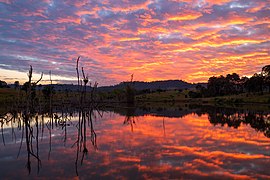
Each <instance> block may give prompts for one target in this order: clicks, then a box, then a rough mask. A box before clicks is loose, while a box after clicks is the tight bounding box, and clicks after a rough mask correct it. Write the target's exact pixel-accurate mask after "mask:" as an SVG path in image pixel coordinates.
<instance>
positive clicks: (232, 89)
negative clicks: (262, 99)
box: [189, 65, 270, 98]
mask: <svg viewBox="0 0 270 180" xmlns="http://www.w3.org/2000/svg"><path fill="white" fill-rule="evenodd" d="M196 89H197V91H196V92H195V91H190V92H189V96H190V97H192V98H200V97H215V96H225V95H235V94H240V93H245V92H246V93H257V92H258V93H261V94H263V93H264V92H265V91H267V90H268V92H270V65H266V66H264V67H263V68H262V70H261V72H260V73H255V74H254V75H253V76H252V77H250V78H249V77H241V78H240V76H239V75H238V74H237V73H232V74H227V75H226V76H223V75H220V76H218V77H216V76H213V77H210V78H209V79H208V82H207V87H203V86H201V85H198V86H196Z"/></svg>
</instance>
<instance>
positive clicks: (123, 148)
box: [0, 107, 270, 179]
mask: <svg viewBox="0 0 270 180" xmlns="http://www.w3.org/2000/svg"><path fill="white" fill-rule="evenodd" d="M14 116H15V117H14ZM90 116H91V117H92V118H91V121H89V119H90V118H89V117H90ZM23 118H24V115H23V114H22V113H19V114H9V113H8V114H5V115H2V116H1V125H2V126H1V127H2V128H1V140H0V147H1V148H0V174H1V179H29V178H38V177H39V178H49V179H56V178H59V179H67V178H68V179H72V178H75V179H76V178H80V179H89V178H91V179H149V178H158V179H179V178H184V179H199V178H200V179H201V178H205V179H209V178H215V179H238V178H245V179H246V178H259V179H269V178H270V171H269V167H270V139H269V138H270V113H269V111H252V110H248V109H237V108H216V107H187V108H184V109H183V108H180V107H174V108H162V107H159V108H152V109H149V108H148V109H147V108H120V107H119V108H108V109H103V110H102V111H100V112H97V111H94V112H93V113H91V114H87V113H86V114H85V116H83V114H79V113H77V112H72V113H62V112H57V113H54V116H53V119H54V120H53V121H51V119H50V117H49V116H48V115H46V114H45V115H33V117H30V119H31V121H29V122H30V123H29V124H28V126H26V125H25V123H23V120H22V119H23ZM79 119H80V120H79Z"/></svg>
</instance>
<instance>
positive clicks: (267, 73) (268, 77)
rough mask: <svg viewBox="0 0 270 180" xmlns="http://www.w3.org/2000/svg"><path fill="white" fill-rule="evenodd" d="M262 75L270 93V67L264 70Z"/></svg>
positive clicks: (265, 67)
mask: <svg viewBox="0 0 270 180" xmlns="http://www.w3.org/2000/svg"><path fill="white" fill-rule="evenodd" d="M262 75H263V76H264V85H266V86H268V91H269V92H270V65H267V66H264V67H263V68H262Z"/></svg>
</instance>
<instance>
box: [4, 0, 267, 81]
mask: <svg viewBox="0 0 270 180" xmlns="http://www.w3.org/2000/svg"><path fill="white" fill-rule="evenodd" d="M0 9H1V11H0V21H1V23H0V28H1V31H0V47H1V51H0V80H5V81H7V82H9V83H13V82H14V81H15V80H20V81H25V80H26V78H25V77H24V76H26V73H27V72H28V70H29V65H32V66H33V69H34V72H36V73H37V75H38V74H40V73H41V72H43V73H45V74H48V73H49V71H52V73H53V80H54V81H55V82H59V83H65V82H69V83H72V82H73V83H76V71H75V66H76V59H77V57H78V56H81V61H80V64H81V66H83V67H84V69H85V72H86V74H88V76H89V79H90V80H91V81H97V82H98V83H99V85H101V86H103V85H113V84H117V83H119V82H122V81H127V80H129V79H130V75H131V74H134V80H135V81H153V80H168V79H181V80H184V81H187V82H191V83H194V82H206V81H207V80H208V78H209V77H211V76H218V75H226V74H229V73H234V72H235V73H238V74H239V75H240V76H251V75H253V74H254V73H256V72H260V71H261V68H262V67H263V66H265V65H268V64H270V54H269V53H270V50H269V47H270V46H269V45H270V40H269V39H270V33H269V32H270V31H269V30H270V1H269V0H257V1H256V2H255V1H245V0H234V1H232V0H215V1H214V0H104V1H88V0H80V1H79V0H78V1H75V0H72V1H71V0H67V1H54V0H40V1H36V2H32V1H19V0H0ZM23 73H24V74H25V75H24V74H23ZM36 78H38V76H37V77H36ZM47 79H48V78H47ZM42 83H47V81H46V79H45V81H43V82H42Z"/></svg>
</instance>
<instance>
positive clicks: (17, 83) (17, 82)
mask: <svg viewBox="0 0 270 180" xmlns="http://www.w3.org/2000/svg"><path fill="white" fill-rule="evenodd" d="M14 87H15V89H19V88H20V82H19V81H15V82H14Z"/></svg>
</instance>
